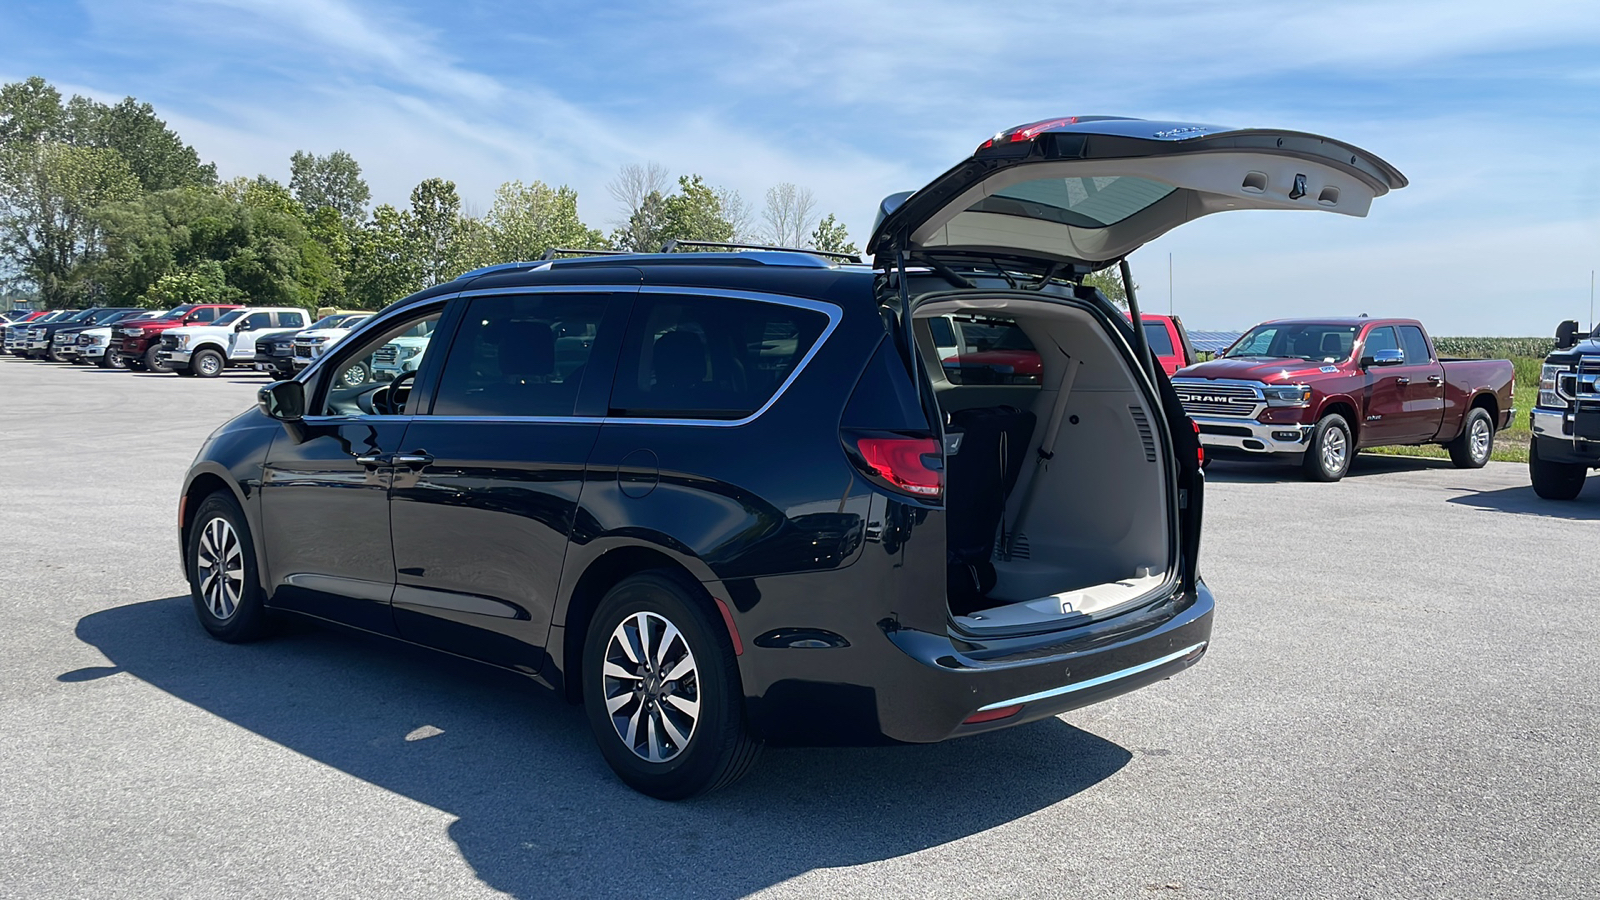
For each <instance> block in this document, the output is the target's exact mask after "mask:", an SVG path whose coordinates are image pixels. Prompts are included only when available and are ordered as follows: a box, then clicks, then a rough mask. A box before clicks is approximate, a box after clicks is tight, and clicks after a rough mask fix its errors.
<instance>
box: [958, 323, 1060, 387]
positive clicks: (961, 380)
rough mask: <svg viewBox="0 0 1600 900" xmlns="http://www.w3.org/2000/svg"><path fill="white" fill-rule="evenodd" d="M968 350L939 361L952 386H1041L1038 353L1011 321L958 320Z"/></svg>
mask: <svg viewBox="0 0 1600 900" xmlns="http://www.w3.org/2000/svg"><path fill="white" fill-rule="evenodd" d="M956 327H958V328H960V329H961V337H962V339H963V340H964V341H965V342H966V349H965V350H964V351H963V352H962V353H960V354H957V355H956V356H949V357H946V358H944V359H943V360H941V361H940V364H941V365H942V366H943V368H944V377H945V379H946V380H947V381H949V382H950V383H951V384H1038V383H1039V352H1038V351H1037V350H1035V349H1034V347H1033V342H1032V341H1030V340H1028V336H1027V335H1026V334H1024V333H1023V331H1022V329H1021V328H1019V327H1017V323H1016V322H1014V321H1012V320H1010V319H1001V318H992V317H988V316H981V317H979V316H974V317H970V318H960V319H957V320H956Z"/></svg>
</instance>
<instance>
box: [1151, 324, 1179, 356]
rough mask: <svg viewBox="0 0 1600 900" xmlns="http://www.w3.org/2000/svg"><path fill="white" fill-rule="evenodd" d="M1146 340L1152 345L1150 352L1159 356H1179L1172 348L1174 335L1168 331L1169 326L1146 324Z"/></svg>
mask: <svg viewBox="0 0 1600 900" xmlns="http://www.w3.org/2000/svg"><path fill="white" fill-rule="evenodd" d="M1144 340H1145V343H1147V344H1149V345H1150V351H1151V352H1152V353H1154V354H1155V355H1157V356H1177V355H1178V352H1177V351H1176V350H1174V349H1173V347H1172V334H1171V333H1170V332H1168V331H1167V326H1166V325H1164V324H1162V323H1160V322H1146V323H1144Z"/></svg>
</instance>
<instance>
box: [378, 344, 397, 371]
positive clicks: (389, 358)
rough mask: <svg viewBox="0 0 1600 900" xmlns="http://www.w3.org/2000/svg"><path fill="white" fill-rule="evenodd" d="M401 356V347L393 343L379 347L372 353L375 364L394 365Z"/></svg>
mask: <svg viewBox="0 0 1600 900" xmlns="http://www.w3.org/2000/svg"><path fill="white" fill-rule="evenodd" d="M399 357H400V348H399V347H396V346H393V345H392V344H386V345H384V346H382V347H379V348H378V352H376V353H374V354H372V362H373V364H374V365H381V366H392V365H394V362H395V360H396V359H398V358H399Z"/></svg>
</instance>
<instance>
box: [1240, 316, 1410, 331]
mask: <svg viewBox="0 0 1600 900" xmlns="http://www.w3.org/2000/svg"><path fill="white" fill-rule="evenodd" d="M1378 323H1382V324H1384V325H1416V326H1417V327H1419V328H1420V327H1421V326H1422V323H1421V322H1419V321H1417V320H1416V319H1399V318H1394V319H1391V318H1383V317H1377V316H1298V317H1294V318H1287V319H1268V320H1266V321H1265V322H1262V323H1261V324H1262V325H1356V326H1360V325H1373V324H1378ZM1423 330H1424V331H1426V330H1427V329H1423Z"/></svg>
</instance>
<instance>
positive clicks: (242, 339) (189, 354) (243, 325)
mask: <svg viewBox="0 0 1600 900" xmlns="http://www.w3.org/2000/svg"><path fill="white" fill-rule="evenodd" d="M305 327H306V311H305V310H303V309H296V308H294V307H259V306H257V307H245V308H243V309H235V310H232V311H230V312H228V313H227V314H226V315H223V316H222V317H221V318H219V319H217V320H216V321H215V322H212V323H211V324H209V325H185V326H183V327H181V328H169V329H167V330H166V331H165V332H162V334H161V349H160V350H159V351H158V352H157V353H156V359H157V360H158V361H159V362H160V364H161V365H162V366H164V367H166V368H167V369H170V370H171V371H174V372H177V373H178V374H179V375H198V376H200V377H201V378H215V377H216V376H218V375H220V374H222V370H223V369H224V368H227V367H228V366H244V365H249V364H251V363H252V362H254V361H255V358H256V341H258V340H260V339H261V338H262V337H264V336H266V335H269V334H275V333H287V332H291V331H299V330H301V329H303V328H305Z"/></svg>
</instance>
